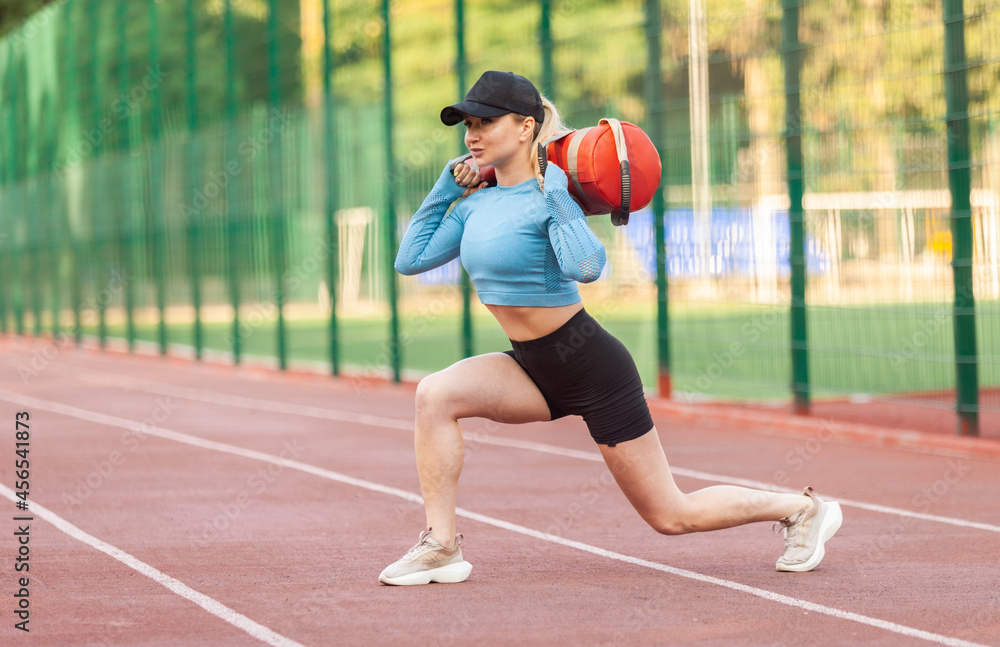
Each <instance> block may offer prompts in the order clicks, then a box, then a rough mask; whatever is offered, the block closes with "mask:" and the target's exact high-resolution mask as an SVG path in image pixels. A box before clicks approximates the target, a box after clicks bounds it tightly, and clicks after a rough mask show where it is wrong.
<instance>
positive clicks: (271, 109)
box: [264, 0, 288, 370]
mask: <svg viewBox="0 0 1000 647" xmlns="http://www.w3.org/2000/svg"><path fill="white" fill-rule="evenodd" d="M277 10H278V0H268V10H267V40H268V43H267V88H268V93H267V103H268V118H267V119H266V120H265V122H264V123H265V125H266V127H267V128H270V127H271V125H270V124H271V121H272V119H274V117H275V116H276V115H277V114H278V110H279V106H280V105H281V100H280V96H279V86H278V15H277ZM269 135H270V136H269V137H268V146H267V169H268V191H267V211H268V220H269V224H270V227H269V231H270V233H271V236H270V238H271V265H272V270H273V271H274V304H275V306H276V307H277V309H278V330H277V334H278V340H277V342H278V366H279V368H281V370H285V369H286V368H288V347H287V339H286V334H285V214H284V211H283V209H282V206H283V204H282V203H283V200H282V198H283V196H284V192H283V191H282V186H281V166H282V156H281V152H282V151H281V133H278V132H275V133H269Z"/></svg>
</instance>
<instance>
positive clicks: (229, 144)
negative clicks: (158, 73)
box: [222, 0, 243, 364]
mask: <svg viewBox="0 0 1000 647" xmlns="http://www.w3.org/2000/svg"><path fill="white" fill-rule="evenodd" d="M222 22H223V32H224V35H225V41H226V129H225V143H224V146H225V158H226V160H227V161H229V160H233V159H235V158H236V155H235V152H236V141H235V140H236V137H235V129H236V49H235V43H234V41H235V37H234V35H233V0H225V4H224V5H223V20H222ZM224 191H225V194H226V235H225V241H226V242H225V246H226V278H227V282H228V283H229V300H230V303H231V304H232V307H233V321H232V328H231V333H230V334H231V336H232V347H233V364H239V363H240V360H241V359H242V354H243V340H242V338H241V337H240V276H239V254H238V253H237V242H238V238H239V236H238V234H239V230H240V226H239V214H238V212H237V210H236V209H234V208H233V202H234V200H235V199H236V195H235V193H236V191H235V188H234V187H233V182H226V186H225V187H224Z"/></svg>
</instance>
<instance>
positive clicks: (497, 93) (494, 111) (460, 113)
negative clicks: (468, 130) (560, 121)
mask: <svg viewBox="0 0 1000 647" xmlns="http://www.w3.org/2000/svg"><path fill="white" fill-rule="evenodd" d="M508 112H514V113H517V114H519V115H524V116H526V117H534V118H535V121H536V122H538V123H542V122H543V121H545V110H544V108H542V95H540V94H539V93H538V90H537V89H535V86H534V85H532V83H531V81H529V80H528V79H526V78H524V77H523V76H521V75H519V74H514V73H513V72H496V71H492V70H491V71H489V72H483V75H482V76H481V77H479V80H478V81H476V84H475V85H473V86H472V89H471V90H469V93H468V94H466V95H465V101H463V102H462V103H456V104H455V105H453V106H448V107H447V108H445V109H444V110H442V111H441V121H442V122H444V125H446V126H454V125H455V124H457V123H461V122H462V120H464V119H465V115H471V116H473V117H480V118H483V117H499V116H500V115H505V114H507V113H508Z"/></svg>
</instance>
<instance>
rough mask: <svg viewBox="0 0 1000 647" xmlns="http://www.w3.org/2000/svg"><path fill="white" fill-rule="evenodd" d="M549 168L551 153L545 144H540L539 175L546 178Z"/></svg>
mask: <svg viewBox="0 0 1000 647" xmlns="http://www.w3.org/2000/svg"><path fill="white" fill-rule="evenodd" d="M548 166H549V152H548V149H547V148H546V147H545V144H542V143H539V144H538V174H539V175H541V176H542V178H543V179H544V178H545V169H546V168H548Z"/></svg>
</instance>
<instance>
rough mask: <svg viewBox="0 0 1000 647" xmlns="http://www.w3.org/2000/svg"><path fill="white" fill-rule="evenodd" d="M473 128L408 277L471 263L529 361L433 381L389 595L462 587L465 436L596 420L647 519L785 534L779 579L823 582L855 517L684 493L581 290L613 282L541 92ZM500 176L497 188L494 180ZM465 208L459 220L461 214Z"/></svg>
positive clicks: (475, 104)
mask: <svg viewBox="0 0 1000 647" xmlns="http://www.w3.org/2000/svg"><path fill="white" fill-rule="evenodd" d="M441 120H442V122H444V123H445V125H449V126H451V125H455V124H457V123H459V122H464V123H465V127H466V133H465V143H466V146H467V147H468V149H469V152H470V153H471V154H472V160H473V161H474V163H475V166H473V165H470V164H467V163H458V164H457V165H455V167H454V170H452V166H451V164H449V165H448V166H447V167H446V168H445V170H444V172H443V173H442V174H441V177H440V178H439V179H438V181H437V183H436V184H435V185H434V188H433V190H432V191H431V192H430V194H429V195H428V196H427V198H426V199H425V200H424V203H423V204H422V205H421V207H420V210H419V211H417V213H416V214H415V215H414V217H413V219H412V220H411V221H410V225H409V227H408V229H407V231H406V235H405V236H404V237H403V240H402V242H401V244H400V248H399V253H398V256H397V258H396V264H395V266H396V270H397V271H399V272H400V273H402V274H407V275H409V274H416V273H419V272H424V271H427V270H430V269H432V268H435V267H438V266H440V265H442V264H444V263H446V262H448V261H450V260H452V259H453V258H456V257H457V256H459V254H461V258H462V263H463V265H464V266H465V269H466V270H467V271H468V273H469V276H470V277H471V279H472V281H473V283H474V284H475V286H476V291H477V293H478V295H479V298H480V300H481V301H482V303H483V304H484V305H485V306H486V307H487V309H489V311H490V312H491V313H492V314H493V315H494V316H495V317H496V319H497V321H498V322H499V324H500V327H501V328H503V330H504V332H505V333H506V334H507V336H508V337H509V338H510V340H511V345H512V347H513V350H511V351H507V352H506V353H489V354H486V355H480V356H478V357H471V358H468V359H464V360H462V361H460V362H457V363H456V364H454V365H452V366H451V367H449V368H447V369H445V370H443V371H440V372H438V373H434V374H433V375H430V376H428V377H426V378H424V379H423V380H421V382H420V384H419V385H418V387H417V393H416V430H415V447H416V458H417V472H418V475H419V478H420V488H421V491H422V492H423V498H424V506H425V510H426V516H427V530H425V531H424V532H422V533H421V535H420V541H419V542H418V543H417V545H416V546H414V547H413V548H412V549H410V551H409V552H407V553H406V555H405V556H404V557H403V558H402V559H400V560H399V561H397V562H395V563H394V564H392V565H390V566H388V567H387V568H386V569H385V570H384V571H383V572H382V574H381V575H380V577H379V580H380V581H381V582H383V583H385V584H395V585H407V584H428V583H430V582H462V581H464V580H465V579H466V578H467V577H468V576H469V572H470V571H471V570H472V566H471V565H470V564H469V563H468V562H466V561H464V559H463V557H462V550H461V544H462V535H459V534H456V531H455V505H456V492H457V486H458V477H459V473H460V472H461V470H462V458H463V454H464V448H463V444H462V432H461V429H460V428H459V424H458V421H459V420H460V419H462V418H473V417H482V418H488V419H491V420H494V421H497V422H503V423H526V422H539V421H544V420H554V419H556V418H559V417H562V416H565V415H567V414H574V415H580V416H582V417H583V419H584V421H585V422H586V423H587V427H588V428H589V430H590V433H591V435H592V436H593V437H594V440H595V441H596V442H597V443H598V446H599V447H600V450H601V454H602V455H603V457H604V460H605V462H606V463H607V465H608V467H609V468H610V469H611V472H612V474H613V475H614V477H615V480H616V481H617V483H618V485H619V486H620V487H621V489H622V491H623V492H624V493H625V496H626V497H627V498H628V500H629V501H630V502H631V503H632V505H633V506H634V507H635V509H636V511H637V512H638V513H639V515H640V516H641V517H642V518H643V519H644V520H645V521H646V522H647V523H649V525H650V526H652V527H653V528H654V529H655V530H657V531H658V532H660V533H663V534H667V535H674V534H683V533H689V532H701V531H706V530H717V529H721V528H730V527H732V526H738V525H741V524H746V523H750V522H754V521H778V522H780V524H781V525H782V527H783V528H784V531H785V539H786V541H785V553H784V555H782V557H781V558H780V559H778V562H777V570H779V571H808V570H811V569H813V568H815V567H816V565H817V564H819V562H820V560H821V559H822V558H823V553H824V543H825V542H826V541H827V540H829V539H830V538H831V537H832V536H833V534H834V533H835V532H836V531H837V529H838V528H839V527H840V523H841V520H842V517H841V511H840V506H839V505H838V504H836V503H827V502H824V501H823V500H821V499H820V498H819V497H817V496H815V495H814V494H813V493H812V490H811V489H810V488H807V489H806V491H805V496H804V497H803V496H800V495H793V494H780V493H773V492H765V491H758V490H751V489H747V488H742V487H736V486H715V487H709V488H705V489H703V490H698V491H697V492H692V493H690V494H684V493H683V492H681V491H680V490H679V489H678V488H677V486H676V485H675V484H674V480H673V477H672V476H671V473H670V467H669V466H668V464H667V459H666V456H665V455H664V452H663V448H662V447H661V445H660V439H659V435H658V434H657V431H656V428H655V427H654V426H653V421H652V418H651V417H650V414H649V408H648V406H647V405H646V400H645V397H644V395H643V390H642V383H641V381H640V379H639V374H638V371H637V370H636V368H635V363H634V362H633V361H632V358H631V356H630V355H629V353H628V351H627V350H626V349H625V347H624V346H623V345H622V344H621V343H620V342H619V341H618V340H617V339H615V338H614V337H612V336H611V335H610V334H608V333H607V332H606V331H605V330H604V329H603V328H601V326H600V325H599V324H598V323H597V322H596V321H595V320H594V319H592V318H591V317H590V315H588V314H587V312H586V311H585V310H584V308H583V304H582V303H581V302H580V294H579V291H578V289H577V285H576V284H577V282H582V283H587V282H590V281H594V280H596V279H597V278H598V277H599V276H600V274H601V270H602V269H603V267H604V262H605V252H604V247H603V245H602V244H601V242H600V241H599V240H598V239H597V237H596V236H594V234H593V232H591V230H590V228H589V227H588V226H587V223H586V217H585V216H584V214H583V212H582V211H581V210H580V208H579V206H578V205H577V204H576V203H575V202H574V201H573V199H572V198H571V197H570V195H569V193H568V190H567V178H566V174H565V173H564V172H563V171H562V170H561V169H560V168H559V167H558V166H556V165H555V164H549V165H548V166H547V169H546V171H545V177H544V178H542V177H538V167H537V162H535V161H534V159H535V155H534V151H535V150H536V149H537V143H538V142H542V141H545V140H547V139H548V138H550V137H551V136H552V135H553V134H555V133H558V132H561V131H562V130H565V128H564V127H563V125H562V123H561V121H560V119H559V114H558V112H557V111H556V109H555V107H554V106H553V105H552V104H551V103H550V102H548V101H547V100H545V99H543V98H542V97H541V95H540V94H539V93H538V90H536V89H535V87H534V85H532V84H531V82H530V81H528V80H527V79H525V78H524V77H522V76H519V75H516V74H512V73H509V72H495V71H491V72H486V73H484V74H483V75H482V77H480V78H479V80H478V81H477V82H476V84H475V85H474V86H473V87H472V89H471V90H470V91H469V93H468V95H466V98H465V101H463V102H462V103H458V104H455V105H452V106H448V107H446V108H445V109H444V110H442V112H441ZM487 165H489V166H492V167H493V168H494V169H495V170H496V180H497V186H494V187H489V188H487V185H486V183H485V182H483V181H482V176H481V174H480V173H479V172H478V171H477V169H478V168H482V167H484V166H487ZM459 199H461V201H460V202H458V204H457V205H456V206H455V208H454V209H452V210H451V211H450V212H449V211H448V209H449V207H450V205H451V204H452V203H453V202H455V201H456V200H459Z"/></svg>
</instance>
